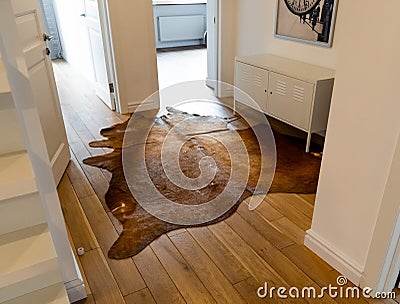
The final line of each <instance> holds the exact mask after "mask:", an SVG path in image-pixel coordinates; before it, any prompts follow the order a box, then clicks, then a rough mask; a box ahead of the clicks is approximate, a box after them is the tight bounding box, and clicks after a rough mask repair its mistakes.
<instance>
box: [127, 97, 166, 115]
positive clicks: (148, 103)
mask: <svg viewBox="0 0 400 304" xmlns="http://www.w3.org/2000/svg"><path fill="white" fill-rule="evenodd" d="M159 108H160V99H159V97H158V94H154V95H152V96H151V97H150V98H148V99H146V100H145V101H144V102H141V101H137V102H130V103H128V112H129V113H134V112H136V111H138V112H142V111H150V110H156V109H159Z"/></svg>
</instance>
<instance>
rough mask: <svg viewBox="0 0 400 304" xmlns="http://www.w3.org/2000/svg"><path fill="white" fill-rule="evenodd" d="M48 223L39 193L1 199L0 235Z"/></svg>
mask: <svg viewBox="0 0 400 304" xmlns="http://www.w3.org/2000/svg"><path fill="white" fill-rule="evenodd" d="M43 223H46V219H45V217H44V213H43V208H42V205H41V202H40V197H39V194H38V193H34V194H30V195H25V196H21V197H17V198H13V199H8V200H5V201H0V235H3V234H6V233H10V232H13V231H16V230H21V229H25V228H28V227H31V226H35V225H39V224H43Z"/></svg>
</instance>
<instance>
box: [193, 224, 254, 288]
mask: <svg viewBox="0 0 400 304" xmlns="http://www.w3.org/2000/svg"><path fill="white" fill-rule="evenodd" d="M188 232H189V233H190V235H191V236H192V237H193V238H194V239H195V240H196V242H197V243H198V244H199V245H200V247H201V248H203V250H204V251H205V252H207V254H208V256H209V257H210V258H211V259H212V260H213V261H214V263H215V264H216V265H217V267H218V268H219V269H220V270H221V271H222V273H223V274H224V275H225V276H226V277H227V278H228V280H229V281H230V282H231V284H236V283H238V282H240V281H243V280H245V279H247V278H249V277H251V274H250V273H249V271H248V270H247V269H246V268H245V267H244V266H243V264H242V263H240V261H239V260H238V259H237V258H236V256H235V255H234V254H232V252H230V251H229V249H228V248H227V247H226V246H225V245H224V244H222V243H221V242H220V241H219V240H218V239H217V238H216V237H215V235H214V234H213V233H212V232H211V231H210V230H209V229H207V228H206V227H202V228H191V229H188Z"/></svg>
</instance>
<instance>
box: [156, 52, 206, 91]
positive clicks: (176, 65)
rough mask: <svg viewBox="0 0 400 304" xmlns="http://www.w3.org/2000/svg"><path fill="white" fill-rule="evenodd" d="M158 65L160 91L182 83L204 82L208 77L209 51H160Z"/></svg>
mask: <svg viewBox="0 0 400 304" xmlns="http://www.w3.org/2000/svg"><path fill="white" fill-rule="evenodd" d="M157 65H158V82H159V86H160V90H162V89H164V88H166V87H168V86H171V85H174V84H177V83H180V82H185V81H192V80H204V79H206V77H207V49H206V48H204V47H193V48H182V49H172V50H160V51H158V52H157Z"/></svg>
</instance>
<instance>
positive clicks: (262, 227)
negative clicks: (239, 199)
mask: <svg viewBox="0 0 400 304" xmlns="http://www.w3.org/2000/svg"><path fill="white" fill-rule="evenodd" d="M237 213H239V214H240V215H241V216H242V217H243V218H244V219H245V220H246V221H247V222H248V223H249V224H250V225H252V226H253V227H254V228H255V229H257V231H259V232H260V233H261V234H262V235H263V236H264V237H265V238H266V239H267V240H268V241H270V242H271V243H272V244H274V245H275V246H276V247H277V248H279V249H281V248H285V247H287V246H289V245H292V244H293V243H294V242H293V241H292V240H291V239H290V238H289V237H288V236H286V235H285V234H283V233H282V232H281V231H279V230H278V229H276V228H275V227H274V226H272V225H271V223H270V222H268V221H267V220H266V219H265V218H264V217H263V216H261V215H260V214H259V213H258V212H257V211H250V210H249V209H248V207H247V206H246V205H240V206H239V208H238V210H237Z"/></svg>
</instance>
